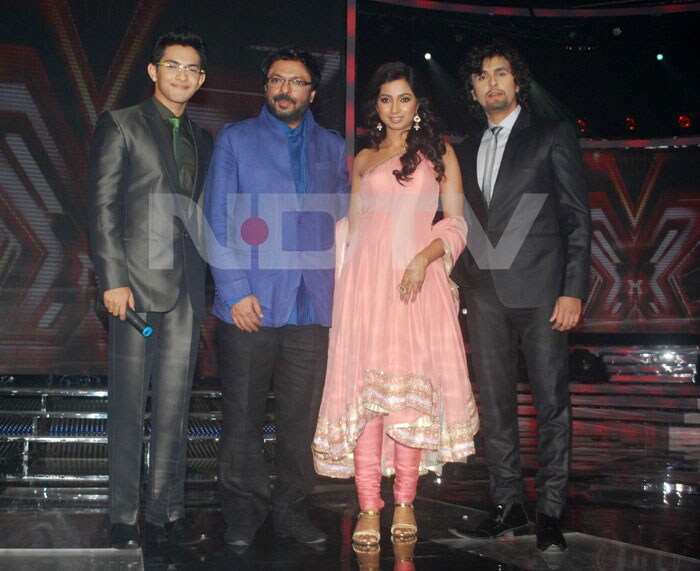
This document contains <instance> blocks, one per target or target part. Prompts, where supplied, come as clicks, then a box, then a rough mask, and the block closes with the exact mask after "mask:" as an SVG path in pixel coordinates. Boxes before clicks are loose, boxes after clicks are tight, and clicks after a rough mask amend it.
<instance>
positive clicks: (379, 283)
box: [313, 155, 479, 478]
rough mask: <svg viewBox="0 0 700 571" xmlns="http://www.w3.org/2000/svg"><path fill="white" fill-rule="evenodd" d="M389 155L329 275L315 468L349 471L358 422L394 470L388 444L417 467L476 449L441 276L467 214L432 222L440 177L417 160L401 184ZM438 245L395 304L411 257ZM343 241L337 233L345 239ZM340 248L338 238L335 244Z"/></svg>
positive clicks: (448, 287)
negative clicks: (416, 456)
mask: <svg viewBox="0 0 700 571" xmlns="http://www.w3.org/2000/svg"><path fill="white" fill-rule="evenodd" d="M399 159H400V157H399V156H398V155H396V156H394V157H391V158H389V159H387V160H386V161H384V162H382V163H380V164H378V165H375V166H374V167H372V168H371V169H370V170H369V171H368V172H366V173H365V175H364V176H363V179H362V183H361V187H360V193H361V194H360V196H361V203H362V215H361V218H360V222H359V226H358V228H357V231H356V232H355V233H354V236H353V237H352V239H351V241H350V243H349V244H348V248H347V251H346V252H345V254H344V262H343V265H342V268H341V270H340V273H339V277H338V280H337V282H336V289H335V295H334V306H333V322H332V328H331V334H330V347H329V356H328V369H327V373H326V384H325V388H324V392H323V401H322V403H321V409H320V413H319V420H318V426H317V429H316V434H315V437H314V441H313V455H314V465H315V468H316V471H317V472H318V473H319V474H321V475H324V476H330V477H336V478H348V477H351V476H353V475H354V465H353V450H354V448H355V445H356V443H357V439H358V438H359V437H360V435H361V434H362V431H363V429H364V427H365V424H366V423H367V422H368V421H369V420H371V419H373V418H375V417H376V416H378V415H386V417H385V419H384V429H385V434H384V442H383V445H382V472H383V473H384V474H385V475H389V474H391V473H393V458H394V446H393V443H394V442H395V441H396V442H399V443H401V444H404V445H406V446H410V447H414V448H421V449H422V450H423V452H422V458H421V466H420V471H421V473H424V472H425V471H426V470H432V471H435V472H438V473H439V472H440V469H441V466H442V464H444V463H445V462H453V461H457V460H463V459H464V458H466V457H467V456H468V455H470V454H473V452H474V434H475V433H476V431H477V429H478V426H479V420H478V416H477V410H476V405H475V402H474V397H473V394H472V391H471V386H470V384H469V376H468V372H467V363H466V358H465V353H464V342H463V339H462V334H461V331H460V327H459V322H458V320H457V312H458V301H457V297H456V296H457V292H456V286H454V284H453V283H452V282H450V281H449V279H448V276H449V272H450V270H451V267H452V261H453V260H454V259H456V258H457V256H459V254H460V253H461V251H462V250H463V248H464V245H465V237H466V233H467V228H466V223H465V221H464V218H462V217H449V218H445V219H443V220H441V221H440V222H438V223H437V224H434V225H433V219H434V216H435V213H436V211H437V208H438V201H439V193H440V191H439V184H438V182H437V181H436V180H435V176H436V175H435V172H434V171H433V169H432V166H431V163H430V162H429V161H427V160H426V159H425V157H422V161H421V162H420V164H419V165H418V168H417V169H416V171H415V172H414V173H413V175H412V177H411V180H410V181H408V182H405V183H404V184H403V185H401V184H399V182H398V181H397V180H396V177H395V176H394V174H393V171H394V170H396V169H400V168H401V163H400V160H399ZM436 238H439V239H441V240H442V241H443V245H444V246H445V251H446V254H445V256H444V258H443V259H439V260H436V261H435V262H433V263H432V264H430V266H429V267H428V269H427V273H426V276H425V281H424V283H423V288H422V291H421V293H419V294H418V297H417V299H416V301H415V302H413V303H408V304H404V303H403V302H402V301H401V299H400V297H399V292H398V289H397V286H398V284H399V283H401V279H402V276H403V274H404V271H405V269H406V267H407V266H408V264H409V263H410V262H411V260H412V259H413V257H414V256H415V255H416V253H418V252H419V251H421V250H422V249H423V248H425V247H426V246H428V245H429V244H430V243H431V242H432V241H433V240H435V239H436ZM343 243H344V242H343ZM337 247H338V248H342V244H341V243H340V242H339V243H338V246H337Z"/></svg>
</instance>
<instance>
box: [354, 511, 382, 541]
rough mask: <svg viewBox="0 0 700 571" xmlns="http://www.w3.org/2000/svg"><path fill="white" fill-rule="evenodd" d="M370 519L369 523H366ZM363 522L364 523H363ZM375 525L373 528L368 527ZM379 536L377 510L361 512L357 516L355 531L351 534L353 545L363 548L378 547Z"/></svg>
mask: <svg viewBox="0 0 700 571" xmlns="http://www.w3.org/2000/svg"><path fill="white" fill-rule="evenodd" d="M370 519H371V522H370V521H368V520H370ZM363 522H364V523H363ZM373 523H376V526H375V527H370V526H371V525H372V524H373ZM380 539H381V535H380V534H379V510H365V511H361V512H360V513H359V515H358V516H357V524H356V525H355V531H353V533H352V541H353V543H357V544H358V545H363V546H365V547H375V546H377V545H379V540H380Z"/></svg>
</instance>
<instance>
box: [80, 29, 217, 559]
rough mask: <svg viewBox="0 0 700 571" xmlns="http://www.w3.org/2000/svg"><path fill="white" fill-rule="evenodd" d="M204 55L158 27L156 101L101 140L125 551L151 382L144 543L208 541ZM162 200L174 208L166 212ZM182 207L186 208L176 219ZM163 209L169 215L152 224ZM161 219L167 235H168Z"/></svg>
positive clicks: (98, 212) (94, 223)
mask: <svg viewBox="0 0 700 571" xmlns="http://www.w3.org/2000/svg"><path fill="white" fill-rule="evenodd" d="M206 60H207V53H206V47H205V44H204V42H203V41H202V39H201V38H200V37H199V36H198V35H196V34H194V33H193V32H191V31H189V30H186V29H180V30H176V31H173V32H168V33H165V34H163V35H161V36H160V37H159V38H158V39H157V40H156V42H155V44H154V47H153V50H152V53H151V60H150V63H149V64H148V76H149V78H150V79H151V81H153V84H154V88H155V91H154V94H153V97H151V98H149V99H147V100H145V101H144V102H142V103H141V104H139V105H136V106H133V107H129V108H126V109H120V110H117V111H107V112H105V113H103V114H102V115H101V116H100V118H99V120H98V121H97V125H96V126H95V135H94V138H93V141H92V149H91V153H90V172H89V187H88V193H89V198H88V207H89V225H90V242H91V245H92V251H93V261H94V266H95V274H96V278H97V285H98V288H99V294H100V297H101V299H102V300H103V302H104V305H105V307H106V308H107V311H108V312H109V313H110V320H109V375H108V386H109V417H108V421H107V425H108V436H109V444H108V452H109V517H110V522H111V524H112V526H111V534H110V543H111V545H112V547H117V548H135V547H138V545H139V541H140V538H139V529H138V523H137V522H138V512H139V491H140V484H141V476H140V473H141V455H142V446H141V444H142V442H143V420H144V412H145V406H146V398H147V396H148V391H149V388H150V390H151V408H152V416H151V428H152V430H151V435H150V466H149V482H148V495H147V501H146V522H147V535H146V536H147V539H149V540H152V541H156V542H160V541H169V542H171V543H175V544H191V543H195V542H197V541H199V540H200V539H201V537H200V536H199V535H197V534H196V533H194V532H193V531H192V530H191V529H190V528H189V526H188V525H187V524H186V522H185V507H184V488H185V460H186V445H187V417H188V409H189V400H190V392H191V388H192V378H193V374H194V366H195V359H196V355H197V347H198V340H199V335H200V324H201V321H202V318H203V316H204V280H205V269H206V265H205V263H204V260H203V259H202V258H201V257H200V255H199V254H198V251H197V248H196V247H195V244H194V242H193V238H192V236H191V231H192V229H193V228H194V226H193V221H195V219H196V216H195V215H196V210H197V209H196V208H195V207H194V205H196V202H197V200H198V199H199V197H200V195H201V193H202V192H203V189H204V181H205V179H206V174H207V166H208V164H209V159H210V157H211V153H212V148H213V141H212V138H211V136H210V135H209V134H208V133H206V132H205V131H203V130H202V129H201V128H199V127H198V126H197V125H195V124H194V123H193V122H192V121H190V120H189V118H188V117H187V114H186V113H185V108H186V106H187V102H188V101H189V100H190V98H191V97H192V96H193V95H194V94H195V93H196V92H197V90H198V89H199V88H200V87H201V86H202V84H203V83H204V79H205V69H206V63H207V62H206ZM164 197H167V198H169V199H170V202H167V201H166V202H163V198H164ZM164 204H173V205H176V206H175V207H174V208H173V209H172V211H171V212H170V213H169V212H167V208H166V212H163V205H164ZM173 212H179V213H180V214H179V216H178V217H177V218H174V217H173V216H172V213H173ZM158 216H161V218H162V220H161V222H160V224H158V223H155V224H154V220H156V219H157V218H158ZM188 217H189V219H188ZM163 223H164V224H165V226H164V227H165V228H166V231H165V232H160V233H159V232H158V228H160V229H162V228H163V226H162V224H163ZM168 224H170V225H169V226H168ZM168 228H169V230H170V231H167V229H168ZM128 310H132V311H134V312H137V313H138V314H139V315H140V316H141V317H142V318H143V319H145V320H146V321H147V322H148V323H149V324H150V325H151V326H152V327H153V335H152V336H151V337H148V338H144V337H143V336H141V335H140V333H139V332H138V331H137V330H136V329H135V328H134V327H132V326H131V325H130V324H129V323H127V322H126V321H125V318H126V314H127V311H128Z"/></svg>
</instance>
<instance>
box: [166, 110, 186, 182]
mask: <svg viewBox="0 0 700 571" xmlns="http://www.w3.org/2000/svg"><path fill="white" fill-rule="evenodd" d="M168 123H170V125H171V126H172V128H173V155H175V162H176V163H177V174H178V178H179V179H180V186H182V183H183V175H184V169H183V167H184V165H185V161H184V153H183V150H182V139H181V138H180V125H181V124H182V119H181V118H180V117H169V118H168Z"/></svg>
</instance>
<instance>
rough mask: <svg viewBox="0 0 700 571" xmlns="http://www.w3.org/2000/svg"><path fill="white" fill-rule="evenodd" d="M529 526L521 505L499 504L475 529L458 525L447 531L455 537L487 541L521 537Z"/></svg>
mask: <svg viewBox="0 0 700 571" xmlns="http://www.w3.org/2000/svg"><path fill="white" fill-rule="evenodd" d="M529 526H530V523H529V522H528V519H527V514H526V513H525V508H524V507H523V504H521V503H516V504H499V505H497V506H496V507H495V508H494V509H493V511H491V513H490V514H489V516H488V517H487V518H486V519H485V520H484V521H482V522H481V523H480V524H479V525H478V526H477V527H475V528H467V527H465V526H462V525H460V526H457V527H455V528H452V529H450V530H449V531H450V533H451V534H452V535H456V536H457V537H471V538H476V539H489V538H494V537H502V536H505V535H522V534H524V533H526V532H527V531H528V528H529Z"/></svg>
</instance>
